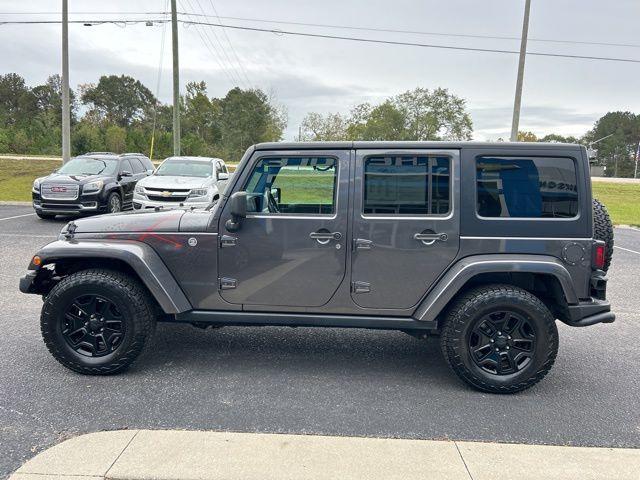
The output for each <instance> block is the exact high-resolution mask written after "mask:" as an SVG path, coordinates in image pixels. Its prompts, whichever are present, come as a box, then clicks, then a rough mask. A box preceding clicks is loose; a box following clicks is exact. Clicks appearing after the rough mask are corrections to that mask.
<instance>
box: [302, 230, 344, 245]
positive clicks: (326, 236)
mask: <svg viewBox="0 0 640 480" xmlns="http://www.w3.org/2000/svg"><path fill="white" fill-rule="evenodd" d="M309 238H313V239H314V240H317V241H318V243H319V244H321V245H326V244H327V243H329V242H330V241H331V240H336V241H337V240H340V239H341V238H342V234H341V233H340V232H322V231H319V232H311V233H310V234H309Z"/></svg>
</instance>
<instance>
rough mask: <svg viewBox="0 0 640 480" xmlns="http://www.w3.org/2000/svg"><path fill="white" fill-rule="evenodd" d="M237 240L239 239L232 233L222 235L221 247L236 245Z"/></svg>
mask: <svg viewBox="0 0 640 480" xmlns="http://www.w3.org/2000/svg"><path fill="white" fill-rule="evenodd" d="M237 242H238V239H237V238H236V237H232V236H231V235H222V236H221V237H220V248H224V247H235V246H236V245H237Z"/></svg>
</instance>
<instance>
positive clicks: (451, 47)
mask: <svg viewBox="0 0 640 480" xmlns="http://www.w3.org/2000/svg"><path fill="white" fill-rule="evenodd" d="M165 22H166V20H163V19H144V20H143V19H140V20H70V21H69V23H80V24H92V25H100V24H114V25H120V24H126V25H129V24H137V23H158V24H162V23H165ZM179 22H180V23H182V24H185V25H196V26H197V25H200V26H210V27H220V28H229V29H234V30H244V31H251V32H264V33H273V34H275V35H290V36H298V37H308V38H321V39H332V40H344V41H352V42H361V43H374V44H383V45H397V46H408V47H421V48H435V49H444V50H459V51H467V52H486V53H502V54H518V53H519V52H518V51H517V50H505V49H495V48H477V47H458V46H454V45H441V44H431V43H418V42H401V41H394V40H379V39H374V38H362V37H348V36H341V35H327V34H321V33H306V32H296V31H291V30H280V29H272V28H258V27H247V26H241V25H230V24H224V23H212V22H197V21H194V20H179ZM59 23H61V22H60V21H59V20H25V21H0V25H16V24H59ZM527 55H531V56H539V57H555V58H573V59H577V60H602V61H609V62H624V63H640V60H639V59H633V58H618V57H600V56H592V55H571V54H566V53H550V52H530V51H528V52H527Z"/></svg>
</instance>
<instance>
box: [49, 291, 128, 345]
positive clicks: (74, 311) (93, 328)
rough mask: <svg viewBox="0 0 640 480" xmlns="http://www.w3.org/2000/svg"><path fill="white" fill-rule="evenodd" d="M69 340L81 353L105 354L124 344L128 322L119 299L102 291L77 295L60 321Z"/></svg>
mask: <svg viewBox="0 0 640 480" xmlns="http://www.w3.org/2000/svg"><path fill="white" fill-rule="evenodd" d="M60 327H61V329H62V336H63V337H64V339H65V340H66V342H67V344H68V345H69V346H70V347H71V348H72V349H73V350H75V351H76V352H77V353H79V354H80V355H84V356H87V357H102V356H104V355H107V354H110V353H113V352H115V351H116V350H117V349H118V347H120V345H121V344H122V340H123V338H124V335H125V333H126V323H125V322H124V318H123V316H122V313H121V312H120V310H118V307H117V306H116V305H115V303H114V302H113V301H111V300H109V299H107V298H105V297H103V296H100V295H82V296H81V297H78V298H75V299H74V300H73V301H72V302H71V305H69V307H68V308H67V309H66V311H65V313H64V321H63V322H61V323H60Z"/></svg>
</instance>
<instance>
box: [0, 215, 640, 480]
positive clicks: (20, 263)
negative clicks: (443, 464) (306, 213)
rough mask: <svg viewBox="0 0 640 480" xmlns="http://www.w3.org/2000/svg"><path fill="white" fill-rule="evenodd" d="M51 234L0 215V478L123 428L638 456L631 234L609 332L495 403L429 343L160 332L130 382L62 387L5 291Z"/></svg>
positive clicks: (49, 225)
mask: <svg viewBox="0 0 640 480" xmlns="http://www.w3.org/2000/svg"><path fill="white" fill-rule="evenodd" d="M63 224H64V220H57V221H43V220H39V219H38V218H37V217H36V216H35V215H33V213H32V209H31V208H30V207H28V206H25V207H18V206H7V205H2V206H0V259H1V261H2V268H1V269H0V307H1V309H2V310H1V311H2V315H1V322H2V329H1V330H0V477H2V476H6V475H7V474H9V473H10V472H11V471H13V470H14V469H16V468H17V467H18V466H19V465H20V464H21V463H22V462H23V461H24V460H26V459H28V458H30V457H32V456H33V455H35V453H37V452H39V451H41V450H42V449H44V448H46V447H48V446H50V445H52V444H54V443H57V442H58V441H60V440H62V439H65V438H67V437H69V436H73V435H77V434H81V433H87V432H93V431H99V430H107V429H126V428H136V429H138V428H140V429H143V428H148V429H159V428H177V429H203V430H209V429H211V430H231V431H251V432H282V433H285V432H286V433H317V434H328V435H358V436H376V437H401V438H429V439H446V438H449V439H455V440H488V441H498V442H518V443H546V444H558V445H583V446H619V447H640V368H639V366H640V342H639V340H638V338H639V335H638V326H639V324H640V275H638V273H639V272H640V230H633V229H616V245H617V246H618V247H619V248H616V251H615V257H614V261H613V267H612V269H611V271H610V283H609V298H610V300H611V301H612V304H613V306H614V311H615V312H616V314H617V320H616V322H615V323H613V324H609V325H596V326H593V327H589V328H582V329H578V328H570V327H567V326H565V325H562V324H561V325H559V328H560V352H559V355H558V358H557V361H556V364H555V366H554V368H553V370H552V371H551V373H550V374H549V375H548V376H547V377H546V378H545V379H544V380H543V381H542V382H541V383H540V384H538V385H537V386H535V387H534V388H532V389H530V390H528V391H526V392H523V393H520V394H517V395H513V396H497V395H489V394H483V393H479V392H476V391H474V390H471V389H469V388H467V387H466V386H464V385H463V384H462V383H460V381H459V380H458V379H457V377H456V376H455V375H454V374H453V373H452V372H450V371H449V370H448V368H447V366H446V365H445V362H444V360H443V359H442V357H441V354H440V350H439V348H438V343H437V341H436V340H428V341H419V340H416V339H414V338H412V337H409V336H408V335H405V334H403V333H397V332H378V331H364V330H351V329H345V330H340V329H311V328H297V329H291V328H275V327H265V328H239V327H228V328H224V329H220V330H207V331H202V330H198V329H196V328H193V327H190V326H187V325H168V324H161V325H159V327H158V334H157V336H156V338H155V343H154V345H153V347H152V348H150V349H149V350H147V352H146V353H145V354H144V355H143V356H142V357H141V358H140V359H139V360H138V361H137V362H136V364H135V365H134V367H133V368H131V369H130V370H129V371H128V372H126V373H124V374H121V375H118V376H111V377H89V376H82V375H78V374H75V373H72V372H70V371H68V370H67V369H65V368H64V367H62V366H61V365H59V364H58V363H57V362H56V361H55V360H54V359H53V358H52V357H51V356H50V355H49V353H48V351H47V350H46V348H45V346H44V344H43V343H42V340H41V338H40V331H39V320H38V319H39V313H40V307H41V303H42V302H41V299H40V298H39V297H37V296H33V295H23V294H21V293H20V292H19V291H18V287H17V286H18V278H19V277H20V276H21V275H23V273H24V271H25V269H26V266H27V264H28V261H29V259H30V257H31V256H32V255H33V253H34V252H35V251H36V250H37V249H38V247H40V246H41V245H44V244H45V243H47V242H49V241H51V240H53V239H54V238H55V237H56V235H57V233H58V231H59V230H60V228H61V227H62V225H63Z"/></svg>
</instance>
